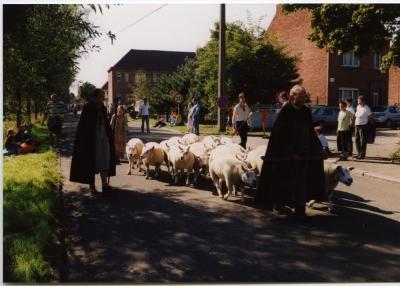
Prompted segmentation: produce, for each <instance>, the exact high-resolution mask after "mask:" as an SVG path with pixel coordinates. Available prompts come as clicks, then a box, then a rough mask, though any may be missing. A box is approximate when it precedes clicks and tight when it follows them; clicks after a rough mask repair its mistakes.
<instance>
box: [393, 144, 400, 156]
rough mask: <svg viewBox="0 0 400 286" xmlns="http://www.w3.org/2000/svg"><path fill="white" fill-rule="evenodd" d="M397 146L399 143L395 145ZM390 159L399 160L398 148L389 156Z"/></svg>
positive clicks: (399, 151) (399, 149)
mask: <svg viewBox="0 0 400 286" xmlns="http://www.w3.org/2000/svg"><path fill="white" fill-rule="evenodd" d="M397 144H398V145H400V142H399V143H397ZM391 157H392V158H396V159H397V158H399V159H400V146H399V147H398V148H397V150H396V151H394V152H393V153H392V154H391Z"/></svg>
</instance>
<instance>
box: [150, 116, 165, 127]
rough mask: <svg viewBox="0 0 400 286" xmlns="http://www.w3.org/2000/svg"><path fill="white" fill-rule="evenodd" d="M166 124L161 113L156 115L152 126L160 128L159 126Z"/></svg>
mask: <svg viewBox="0 0 400 286" xmlns="http://www.w3.org/2000/svg"><path fill="white" fill-rule="evenodd" d="M166 125H167V124H166V123H165V115H164V114H161V115H159V116H158V118H157V121H156V123H155V124H154V126H153V127H159V128H161V127H164V126H166Z"/></svg>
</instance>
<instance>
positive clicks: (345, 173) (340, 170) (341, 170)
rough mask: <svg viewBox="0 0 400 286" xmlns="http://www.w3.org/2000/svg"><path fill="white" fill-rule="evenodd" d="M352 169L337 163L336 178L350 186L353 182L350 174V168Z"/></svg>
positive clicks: (351, 168)
mask: <svg viewBox="0 0 400 286" xmlns="http://www.w3.org/2000/svg"><path fill="white" fill-rule="evenodd" d="M353 169H354V168H353V167H350V168H346V167H343V166H340V165H338V166H337V167H336V170H335V175H336V178H337V180H338V181H339V182H342V183H343V184H345V185H346V186H350V185H351V184H352V183H353V177H352V176H351V170H353Z"/></svg>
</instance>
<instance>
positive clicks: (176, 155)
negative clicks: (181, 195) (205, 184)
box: [168, 145, 198, 185]
mask: <svg viewBox="0 0 400 286" xmlns="http://www.w3.org/2000/svg"><path fill="white" fill-rule="evenodd" d="M168 161H169V163H170V164H171V175H172V178H173V180H174V182H175V184H178V181H179V173H180V174H182V173H184V172H185V170H187V173H186V185H189V176H190V173H192V172H193V171H195V172H194V173H195V178H194V182H195V183H196V181H197V176H198V170H195V167H196V166H195V162H196V160H195V156H194V154H193V153H192V152H190V146H188V147H182V146H179V145H174V146H172V147H171V148H170V150H169V152H168Z"/></svg>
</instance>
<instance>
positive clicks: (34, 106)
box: [33, 101, 38, 121]
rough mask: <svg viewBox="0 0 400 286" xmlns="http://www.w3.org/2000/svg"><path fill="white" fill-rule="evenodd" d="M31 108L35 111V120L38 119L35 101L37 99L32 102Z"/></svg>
mask: <svg viewBox="0 0 400 286" xmlns="http://www.w3.org/2000/svg"><path fill="white" fill-rule="evenodd" d="M33 110H34V112H35V121H37V119H38V103H37V101H35V102H34V103H33Z"/></svg>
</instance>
